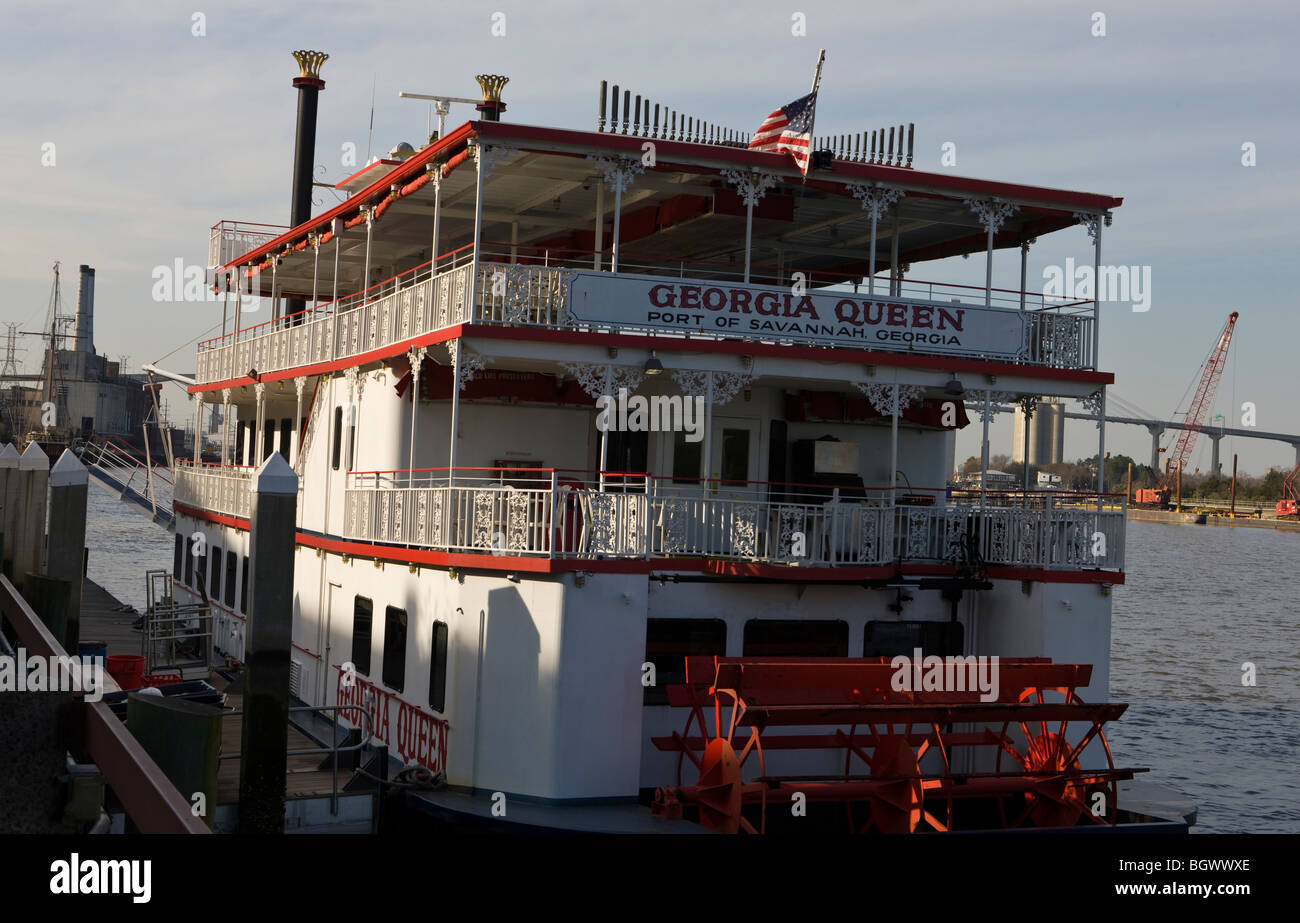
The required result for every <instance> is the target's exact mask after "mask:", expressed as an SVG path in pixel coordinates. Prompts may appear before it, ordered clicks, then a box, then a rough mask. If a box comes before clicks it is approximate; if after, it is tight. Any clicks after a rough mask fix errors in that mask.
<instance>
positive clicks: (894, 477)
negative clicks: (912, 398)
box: [889, 381, 899, 506]
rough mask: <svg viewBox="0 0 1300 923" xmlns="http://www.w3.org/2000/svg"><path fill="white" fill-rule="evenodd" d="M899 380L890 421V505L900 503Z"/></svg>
mask: <svg viewBox="0 0 1300 923" xmlns="http://www.w3.org/2000/svg"><path fill="white" fill-rule="evenodd" d="M898 396H899V386H898V382H897V381H895V382H894V399H893V412H892V413H891V415H890V421H889V505H890V506H897V505H898Z"/></svg>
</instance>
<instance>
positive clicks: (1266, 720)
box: [86, 482, 1300, 833]
mask: <svg viewBox="0 0 1300 923" xmlns="http://www.w3.org/2000/svg"><path fill="white" fill-rule="evenodd" d="M88 518H89V521H88V523H87V529H86V544H87V546H88V547H89V548H90V563H89V572H88V573H89V576H90V578H91V579H92V580H94V581H95V582H96V583H98V584H100V585H101V586H103V587H104V588H105V589H107V590H108V591H109V592H110V593H112V594H113V595H114V596H116V597H117V598H118V599H120V600H121V601H122V602H124V603H130V604H131V605H134V606H135V607H136V608H137V609H143V608H144V605H145V578H144V573H145V570H147V569H149V568H159V567H162V568H170V567H171V562H172V538H171V535H170V534H169V533H168V532H167V531H166V530H164V529H163V528H161V527H160V526H157V525H155V524H153V523H151V522H150V521H149V518H148V516H146V515H144V514H143V513H141V512H140V511H139V509H138V508H137V507H133V506H130V505H129V504H125V503H123V502H121V501H120V500H118V499H117V498H116V497H115V496H113V495H112V494H110V493H109V492H108V491H107V490H106V489H105V488H104V487H103V486H102V485H100V484H98V483H97V482H94V483H92V485H91V490H90V510H89V517H88ZM1125 555H1126V560H1127V562H1128V567H1129V573H1128V582H1127V583H1126V584H1125V585H1124V586H1122V587H1116V588H1115V590H1114V619H1113V626H1112V634H1111V681H1110V687H1111V689H1110V691H1111V694H1110V698H1111V701H1116V702H1128V703H1129V709H1128V712H1127V713H1126V714H1125V715H1124V717H1123V718H1122V719H1120V721H1119V722H1117V723H1114V724H1112V725H1110V726H1108V728H1107V737H1108V739H1109V740H1110V744H1111V748H1112V750H1113V752H1114V755H1115V762H1116V765H1119V766H1134V767H1138V766H1144V767H1147V768H1149V769H1150V770H1151V771H1150V772H1149V773H1146V774H1145V776H1146V778H1149V779H1151V780H1152V781H1154V782H1160V783H1162V784H1165V785H1167V786H1169V787H1171V788H1174V789H1176V790H1178V791H1179V792H1182V793H1183V794H1185V795H1186V796H1187V797H1188V798H1189V799H1190V800H1191V801H1193V802H1195V803H1196V805H1197V806H1198V808H1199V817H1198V821H1197V826H1196V828H1195V829H1196V830H1198V831H1203V832H1215V833H1237V832H1240V833H1265V832H1267V833H1300V773H1297V770H1296V767H1297V764H1298V763H1300V616H1298V612H1297V610H1298V609H1300V607H1298V606H1297V603H1296V598H1297V593H1296V585H1295V583H1294V581H1295V579H1296V575H1297V574H1298V573H1300V534H1297V533H1288V532H1274V531H1273V530H1271V529H1245V528H1236V529H1234V528H1219V527H1206V526H1193V525H1164V524H1160V523H1149V522H1130V523H1129V524H1128V531H1127V542H1126V550H1125ZM1245 663H1251V664H1254V667H1255V683H1256V684H1255V685H1254V686H1245V685H1242V677H1243V666H1242V665H1243V664H1245Z"/></svg>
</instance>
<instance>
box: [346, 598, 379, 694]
mask: <svg viewBox="0 0 1300 923" xmlns="http://www.w3.org/2000/svg"><path fill="white" fill-rule="evenodd" d="M374 612H375V606H374V603H372V602H371V601H370V600H368V599H366V598H365V597H364V596H358V597H356V599H355V601H354V602H353V603H352V665H353V666H354V667H356V668H357V672H358V673H362V674H364V675H366V676H369V675H370V621H371V617H372V616H373V615H374Z"/></svg>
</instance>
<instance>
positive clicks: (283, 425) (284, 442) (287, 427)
mask: <svg viewBox="0 0 1300 923" xmlns="http://www.w3.org/2000/svg"><path fill="white" fill-rule="evenodd" d="M291 432H293V418H291V417H285V418H284V419H283V420H281V421H280V454H281V455H283V456H284V460H285V461H288V460H289V434H290V433H291Z"/></svg>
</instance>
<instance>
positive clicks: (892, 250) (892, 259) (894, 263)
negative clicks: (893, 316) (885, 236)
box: [889, 212, 902, 298]
mask: <svg viewBox="0 0 1300 923" xmlns="http://www.w3.org/2000/svg"><path fill="white" fill-rule="evenodd" d="M901 230H902V221H901V220H900V218H899V216H898V212H894V235H893V239H892V240H890V242H889V294H890V295H893V296H894V297H895V298H896V297H898V295H899V293H900V292H901V291H902V287H901V286H900V285H899V284H898V235H899V232H900V231H901Z"/></svg>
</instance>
